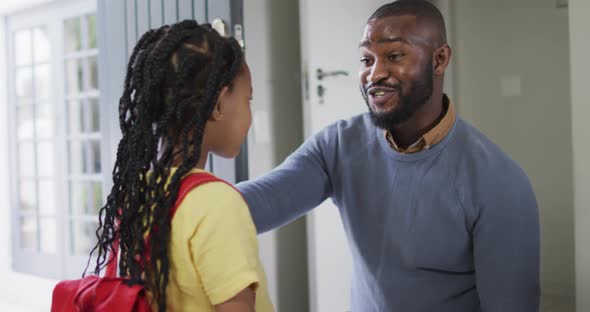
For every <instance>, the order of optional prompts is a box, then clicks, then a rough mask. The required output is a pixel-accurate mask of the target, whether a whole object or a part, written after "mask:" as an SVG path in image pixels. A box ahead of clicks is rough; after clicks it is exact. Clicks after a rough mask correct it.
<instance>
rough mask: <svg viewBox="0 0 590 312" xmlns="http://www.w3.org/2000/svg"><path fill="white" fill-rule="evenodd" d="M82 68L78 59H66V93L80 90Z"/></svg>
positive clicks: (72, 93) (81, 85) (74, 93)
mask: <svg viewBox="0 0 590 312" xmlns="http://www.w3.org/2000/svg"><path fill="white" fill-rule="evenodd" d="M82 75H83V69H82V62H81V60H80V59H72V60H67V61H66V90H67V91H66V93H67V94H68V95H76V94H78V93H80V92H82V87H83V86H84V82H83V80H82V79H83V78H82Z"/></svg>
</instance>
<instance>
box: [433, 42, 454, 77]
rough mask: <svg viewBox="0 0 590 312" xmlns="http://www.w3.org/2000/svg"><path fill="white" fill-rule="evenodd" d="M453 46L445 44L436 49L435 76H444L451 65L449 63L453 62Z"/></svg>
mask: <svg viewBox="0 0 590 312" xmlns="http://www.w3.org/2000/svg"><path fill="white" fill-rule="evenodd" d="M452 54H453V53H452V51H451V47H449V45H448V44H445V45H443V46H442V47H440V48H438V49H436V51H434V62H433V63H434V75H435V76H442V75H444V73H445V71H446V70H447V68H448V67H449V63H450V62H451V55H452Z"/></svg>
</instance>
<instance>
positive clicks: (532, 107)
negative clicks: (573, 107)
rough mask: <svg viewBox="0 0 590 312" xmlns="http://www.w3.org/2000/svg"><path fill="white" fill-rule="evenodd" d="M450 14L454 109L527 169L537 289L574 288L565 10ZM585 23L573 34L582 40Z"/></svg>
mask: <svg viewBox="0 0 590 312" xmlns="http://www.w3.org/2000/svg"><path fill="white" fill-rule="evenodd" d="M582 2H585V3H586V4H587V3H588V2H587V1H586V0H580V3H582ZM586 6H587V5H586ZM588 12H589V11H588V10H587V11H586V13H585V14H584V17H582V16H581V15H580V19H584V18H585V19H587V18H588V16H587V13H588ZM579 14H582V13H579ZM453 16H454V19H453V28H452V29H453V31H454V38H453V39H454V42H455V47H454V52H455V55H454V61H453V62H454V66H455V74H456V80H455V82H456V84H455V91H456V92H455V94H456V96H457V97H456V99H455V101H456V102H457V106H458V110H459V114H460V115H461V116H462V117H463V118H465V119H466V120H468V121H469V122H471V123H473V124H474V125H475V126H476V127H478V128H479V129H481V130H482V131H483V132H484V133H485V134H487V135H488V136H489V137H490V138H491V139H492V140H493V141H495V142H496V143H497V144H499V145H500V146H501V147H502V148H503V149H504V150H505V151H506V152H508V154H510V155H511V156H512V157H513V158H514V159H515V160H516V161H517V162H518V163H519V164H521V166H522V167H523V168H524V170H525V171H526V172H527V174H528V175H529V177H530V179H531V181H532V184H533V188H534V190H535V193H536V196H537V200H538V202H539V208H540V213H541V236H542V237H541V238H542V242H541V248H542V249H541V258H542V259H541V279H542V288H543V292H544V293H546V294H554V295H565V296H573V294H574V292H575V291H574V236H573V202H572V188H573V185H572V181H573V179H572V162H571V159H572V139H571V112H570V84H569V82H570V75H569V49H568V47H569V40H568V39H569V38H568V11H567V9H558V8H556V2H555V0H496V1H484V0H474V1H469V2H467V1H462V2H460V3H458V2H455V3H454V7H453ZM587 25H588V24H587ZM588 29H590V27H587V28H586V30H585V31H582V30H579V31H578V34H577V36H578V38H576V39H578V40H580V39H582V38H586V40H587V38H588V37H587V30H588ZM584 36H586V37H584ZM587 55H590V53H588V54H586V56H587ZM579 57H580V58H582V56H581V55H580V56H579ZM586 72H587V71H586ZM581 75H582V73H581V72H580V76H581ZM515 80H517V81H515ZM518 80H520V82H519V81H518ZM586 82H587V80H586ZM502 84H506V86H504V87H505V88H506V89H504V90H503V86H502ZM519 84H520V86H519ZM512 89H513V90H512ZM503 93H504V94H503ZM580 95H581V94H579V95H578V98H579V97H580ZM578 101H579V102H580V101H581V99H579V100H578ZM578 115H580V114H578ZM587 116H589V115H588V114H586V115H584V117H579V118H587ZM577 139H578V140H580V141H581V140H582V138H581V137H578V138H577ZM585 159H586V161H587V159H590V157H588V158H585ZM578 160H579V162H580V163H582V161H581V159H580V158H578ZM578 182H581V181H578ZM586 183H587V184H586V185H588V182H586ZM582 196H583V195H582ZM589 293H590V292H587V293H586V295H588V294H589ZM589 309H590V308H589ZM580 311H590V310H580Z"/></svg>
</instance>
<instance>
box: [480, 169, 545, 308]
mask: <svg viewBox="0 0 590 312" xmlns="http://www.w3.org/2000/svg"><path fill="white" fill-rule="evenodd" d="M490 176H493V177H494V178H488V179H487V182H485V183H483V184H482V185H481V186H482V188H481V189H480V191H481V192H480V193H479V194H480V200H479V201H478V203H477V206H478V214H477V219H476V222H475V224H474V227H473V248H474V259H475V275H476V286H477V291H478V293H479V297H480V302H481V309H482V312H499V311H502V312H537V311H538V310H539V300H540V285H539V258H540V251H539V249H540V247H539V245H540V229H539V212H538V208H537V203H536V200H535V195H534V193H533V190H532V187H531V185H530V183H529V181H528V178H527V177H526V175H525V173H524V172H522V171H521V170H520V168H518V170H505V171H500V173H499V174H498V172H496V173H495V174H491V175H489V176H488V177H490Z"/></svg>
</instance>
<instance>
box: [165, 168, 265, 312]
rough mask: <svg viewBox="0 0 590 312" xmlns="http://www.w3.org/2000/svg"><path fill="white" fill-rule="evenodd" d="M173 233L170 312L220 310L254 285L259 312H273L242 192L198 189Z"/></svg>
mask: <svg viewBox="0 0 590 312" xmlns="http://www.w3.org/2000/svg"><path fill="white" fill-rule="evenodd" d="M193 172H204V171H203V170H193ZM171 231H172V232H171V239H170V242H171V246H170V255H171V257H170V278H169V282H168V288H167V293H166V296H167V311H194V312H208V311H215V308H214V305H216V304H220V303H223V302H225V301H227V300H229V299H231V298H233V297H234V296H235V295H237V294H238V293H239V292H240V291H242V290H243V289H245V288H246V287H248V286H249V285H252V284H255V285H256V286H257V288H256V311H257V312H269V311H274V308H273V306H272V303H271V302H270V298H269V295H268V289H267V284H266V276H265V273H264V270H263V269H262V265H261V263H260V259H259V257H258V241H257V240H256V229H255V227H254V223H253V222H252V217H251V215H250V211H249V209H248V206H247V204H246V202H245V201H244V199H243V198H242V196H241V195H240V193H239V192H238V191H236V190H235V189H233V188H232V187H231V186H229V185H227V184H225V183H222V182H210V183H206V184H203V185H201V186H198V187H196V188H194V189H193V190H192V191H191V192H190V193H188V195H187V196H186V197H185V199H184V200H183V201H182V203H181V204H180V206H179V207H178V210H177V211H176V214H175V215H174V217H173V219H172V229H171Z"/></svg>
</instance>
